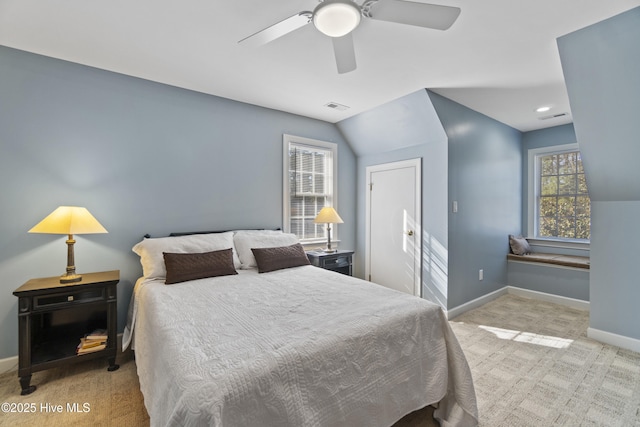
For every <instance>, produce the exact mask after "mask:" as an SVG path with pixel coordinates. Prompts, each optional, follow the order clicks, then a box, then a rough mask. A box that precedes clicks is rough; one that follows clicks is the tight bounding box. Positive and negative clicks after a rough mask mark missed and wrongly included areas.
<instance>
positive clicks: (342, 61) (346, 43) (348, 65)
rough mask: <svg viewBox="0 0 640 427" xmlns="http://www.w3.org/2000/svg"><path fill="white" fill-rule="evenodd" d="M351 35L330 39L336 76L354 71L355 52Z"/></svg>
mask: <svg viewBox="0 0 640 427" xmlns="http://www.w3.org/2000/svg"><path fill="white" fill-rule="evenodd" d="M351 34H352V33H349V34H347V35H344V36H342V37H331V41H332V42H333V53H334V54H335V56H336V65H337V66H338V74H344V73H348V72H349V71H353V70H355V69H356V51H355V49H354V47H353V36H352V35H351Z"/></svg>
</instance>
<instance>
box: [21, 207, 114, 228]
mask: <svg viewBox="0 0 640 427" xmlns="http://www.w3.org/2000/svg"><path fill="white" fill-rule="evenodd" d="M29 233H47V234H97V233H108V231H107V230H105V228H104V227H103V226H102V224H100V223H99V222H98V220H97V219H95V218H94V217H93V215H91V214H90V213H89V211H88V210H87V209H86V208H81V207H77V206H60V207H59V208H57V209H56V210H54V211H53V212H51V213H50V214H49V215H48V216H47V217H46V218H45V219H43V220H42V221H40V222H39V223H38V224H36V225H35V226H34V227H33V228H32V229H31V230H29Z"/></svg>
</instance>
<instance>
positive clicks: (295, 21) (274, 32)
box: [238, 12, 313, 46]
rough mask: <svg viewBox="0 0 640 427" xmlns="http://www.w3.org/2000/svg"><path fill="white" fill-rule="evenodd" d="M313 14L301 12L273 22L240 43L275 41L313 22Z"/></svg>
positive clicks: (251, 43)
mask: <svg viewBox="0 0 640 427" xmlns="http://www.w3.org/2000/svg"><path fill="white" fill-rule="evenodd" d="M312 15H313V13H312V12H300V13H298V14H295V15H293V16H290V17H288V18H287V19H284V20H282V21H280V22H278V23H277V24H273V25H272V26H270V27H267V28H265V29H264V30H261V31H258V32H257V33H255V34H252V35H250V36H249V37H245V38H244V39H242V40H240V41H239V42H238V43H242V44H246V45H252V46H261V45H263V44H266V43H269V42H270V41H273V40H275V39H277V38H279V37H282V36H284V35H285V34H288V33H290V32H292V31H295V30H297V29H298V28H301V27H304V26H305V25H307V24H308V23H309V22H311V16H312Z"/></svg>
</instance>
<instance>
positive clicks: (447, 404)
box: [133, 266, 477, 427]
mask: <svg viewBox="0 0 640 427" xmlns="http://www.w3.org/2000/svg"><path fill="white" fill-rule="evenodd" d="M133 313H134V317H135V352H136V364H137V367H138V375H139V378H140V386H141V389H142V392H143V394H144V401H145V405H146V407H147V410H148V412H149V414H150V417H151V425H152V426H162V425H167V426H175V425H181V426H205V425H206V426H226V427H229V426H242V427H250V426H260V427H268V426H274V427H286V426H291V427H303V426H322V427H330V426H336V427H337V426H340V427H352V426H353V427H357V426H363V427H376V426H380V427H387V426H390V425H392V424H393V423H394V422H396V421H397V420H399V419H400V418H402V416H404V415H405V414H407V413H409V412H412V411H414V410H417V409H420V408H422V407H424V406H426V405H429V404H433V403H436V402H440V405H439V408H438V410H437V411H436V417H437V418H439V419H440V420H441V423H442V425H444V426H449V425H452V426H454V425H455V426H467V425H477V407H476V397H475V392H474V389H473V383H472V379H471V373H470V371H469V367H468V365H467V362H466V359H465V357H464V355H463V353H462V350H461V348H460V346H459V344H458V342H457V340H456V338H455V336H454V334H453V332H452V331H451V329H450V327H449V324H448V323H447V320H446V318H445V316H444V313H443V312H442V310H441V309H440V307H438V306H437V305H435V304H432V303H429V302H427V301H425V300H422V299H420V298H416V297H412V296H409V295H405V294H402V293H399V292H396V291H392V290H390V289H387V288H383V287H381V286H377V285H374V284H371V283H368V282H365V281H362V280H359V279H355V278H352V277H348V276H344V275H339V274H337V273H334V272H329V271H326V270H322V269H319V268H316V267H311V266H305V267H297V268H291V269H286V270H280V271H276V272H271V273H264V274H258V273H257V272H254V271H240V274H239V275H235V276H224V277H216V278H212V279H201V280H194V281H191V282H185V283H179V284H174V285H165V284H164V282H162V281H148V282H142V283H140V284H138V285H137V286H136V290H135V305H134V310H133Z"/></svg>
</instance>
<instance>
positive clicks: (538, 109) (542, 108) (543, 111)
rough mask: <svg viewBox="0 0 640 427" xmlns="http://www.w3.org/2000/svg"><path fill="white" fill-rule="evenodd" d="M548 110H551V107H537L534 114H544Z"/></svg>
mask: <svg viewBox="0 0 640 427" xmlns="http://www.w3.org/2000/svg"><path fill="white" fill-rule="evenodd" d="M549 110H551V107H539V108H536V113H546V112H547V111H549Z"/></svg>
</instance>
